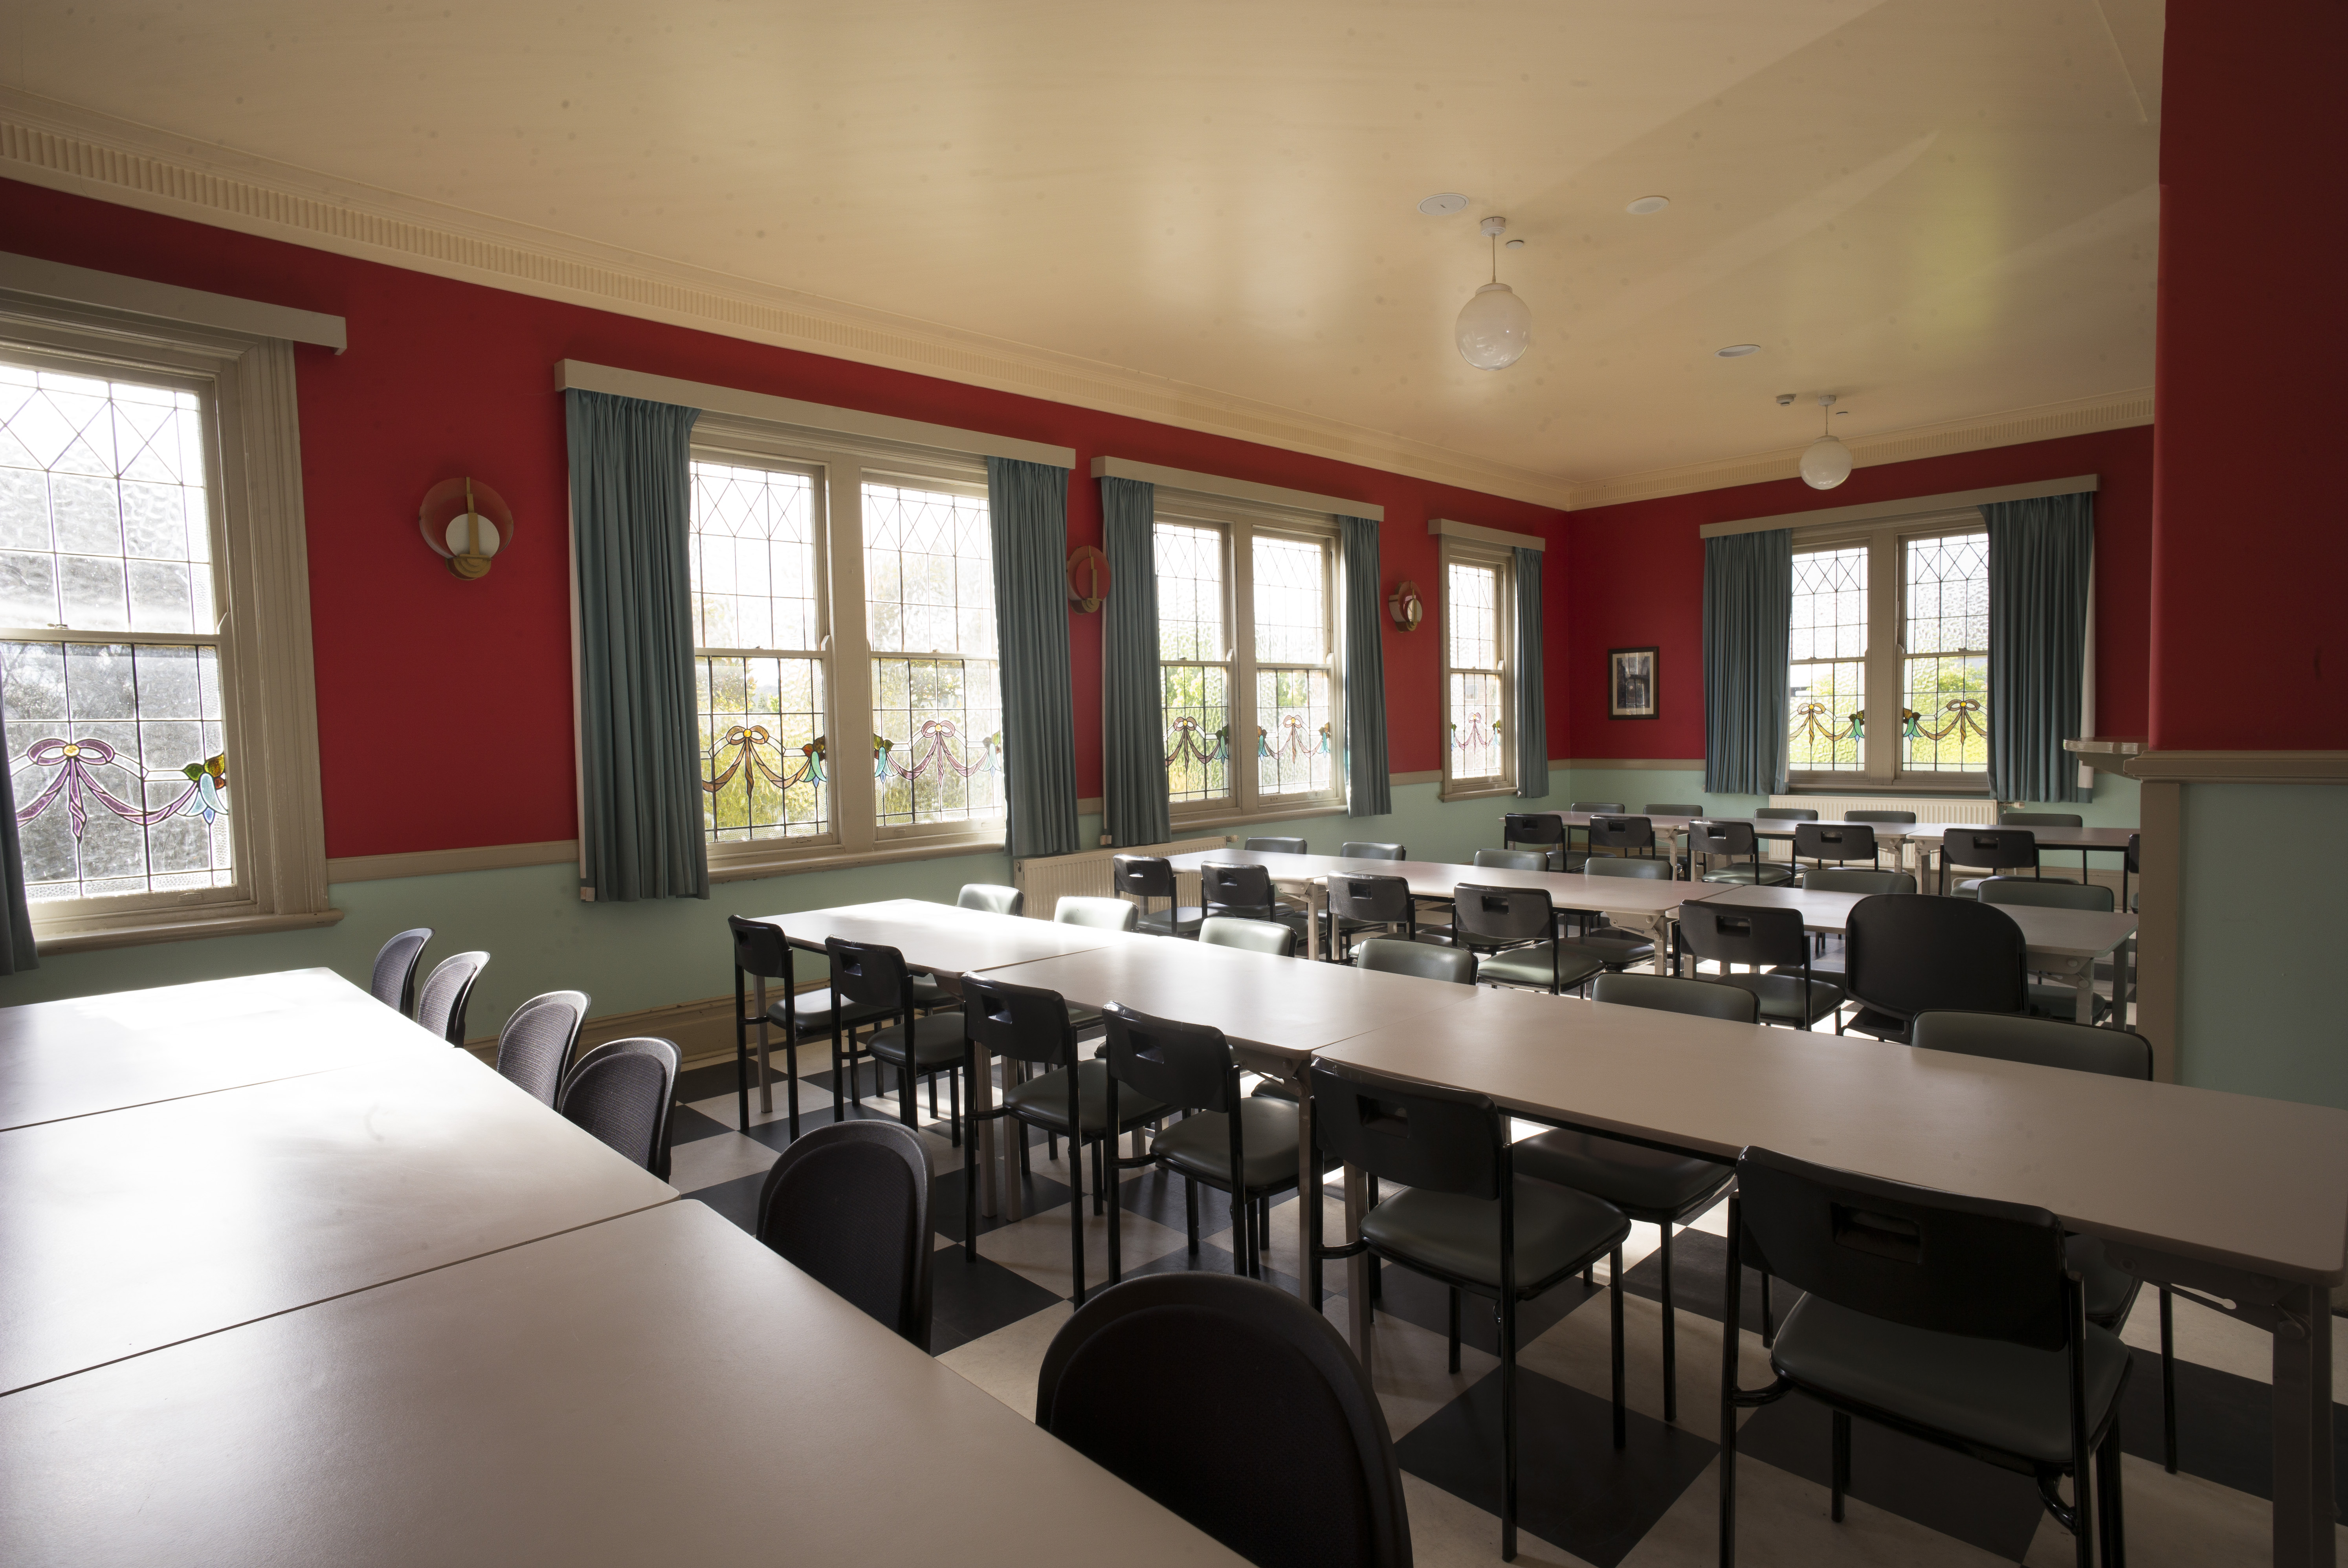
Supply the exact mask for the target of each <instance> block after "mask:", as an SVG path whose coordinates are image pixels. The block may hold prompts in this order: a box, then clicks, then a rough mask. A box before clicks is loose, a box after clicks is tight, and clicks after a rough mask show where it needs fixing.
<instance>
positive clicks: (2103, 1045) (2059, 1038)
mask: <svg viewBox="0 0 2348 1568" xmlns="http://www.w3.org/2000/svg"><path fill="white" fill-rule="evenodd" d="M1908 1040H1909V1043H1910V1044H1911V1045H1913V1046H1915V1047H1917V1048H1918V1049H1919V1050H1950V1051H1954V1052H1956V1053H1957V1054H1958V1055H1960V1056H1986V1057H1993V1058H1995V1059H1996V1060H1997V1061H2027V1062H2030V1063H2033V1064H2034V1065H2035V1066H2039V1067H2067V1068H2069V1069H2071V1070H2072V1071H2075V1072H2100V1073H2103V1074H2105V1075H2106V1077H2111V1078H2137V1079H2143V1080H2146V1081H2150V1079H2151V1077H2152V1041H2150V1040H2147V1039H2145V1038H2144V1036H2142V1035H2140V1034H2137V1033H2135V1032H2134V1031H2132V1030H2118V1029H2098V1028H2096V1026H2095V1025H2093V1024H2085V1023H2073V1022H2071V1021H2070V1020H2067V1019H2059V1018H2030V1017H2026V1016H2024V1015H2022V1014H2018V1013H1989V1012H1922V1013H1918V1014H1917V1015H1916V1020H1915V1022H1914V1023H1913V1024H1912V1025H1910V1029H1909V1032H1908Z"/></svg>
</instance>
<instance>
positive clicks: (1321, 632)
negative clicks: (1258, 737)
mask: <svg viewBox="0 0 2348 1568" xmlns="http://www.w3.org/2000/svg"><path fill="white" fill-rule="evenodd" d="M1253 556H1254V560H1253V565H1254V569H1255V656H1256V658H1257V659H1258V660H1259V661H1262V662H1263V663H1266V664H1319V663H1321V662H1322V661H1324V660H1325V659H1327V658H1328V656H1329V632H1328V612H1329V594H1328V580H1327V569H1326V558H1327V551H1326V550H1325V549H1324V548H1323V547H1322V546H1321V545H1320V544H1318V543H1316V542H1314V541H1313V540H1311V539H1287V538H1276V537H1272V536H1267V535H1262V534H1259V535H1257V536H1256V538H1255V548H1254V551H1253ZM1256 712H1257V717H1258V718H1259V720H1261V718H1262V713H1263V710H1262V708H1261V707H1259V708H1258V709H1257V711H1256Z"/></svg>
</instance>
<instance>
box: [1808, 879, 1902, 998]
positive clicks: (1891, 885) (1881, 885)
mask: <svg viewBox="0 0 2348 1568" xmlns="http://www.w3.org/2000/svg"><path fill="white" fill-rule="evenodd" d="M1802 886H1803V887H1804V888H1805V889H1807V890H1808V891H1809V892H1812V893H1857V894H1859V895H1860V896H1862V897H1873V896H1874V895H1876V894H1879V893H1891V894H1897V893H1913V892H1915V891H1916V878H1915V877H1914V876H1910V874H1909V873H1907V872H1905V871H1892V870H1888V869H1887V870H1881V871H1876V870H1870V869H1869V868H1868V867H1867V866H1821V867H1820V868H1819V869H1818V870H1816V871H1805V872H1804V873H1802ZM1841 940H1842V938H1839V937H1838V938H1835V941H1836V942H1837V944H1838V947H1837V948H1836V950H1835V951H1834V952H1831V953H1829V952H1828V951H1827V936H1826V933H1824V932H1820V933H1819V935H1818V940H1817V941H1816V942H1814V943H1812V944H1811V949H1812V957H1811V958H1810V972H1811V974H1812V975H1813V976H1814V977H1817V978H1821V979H1828V980H1833V981H1835V982H1837V983H1838V984H1839V983H1840V982H1841V980H1842V978H1843V958H1842V951H1841V948H1840V947H1839V944H1840V942H1841Z"/></svg>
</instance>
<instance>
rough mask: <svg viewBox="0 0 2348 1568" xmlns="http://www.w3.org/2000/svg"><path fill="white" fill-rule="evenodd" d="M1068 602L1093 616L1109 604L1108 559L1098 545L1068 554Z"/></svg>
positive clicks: (1080, 547)
mask: <svg viewBox="0 0 2348 1568" xmlns="http://www.w3.org/2000/svg"><path fill="white" fill-rule="evenodd" d="M1068 602H1069V603H1070V604H1073V605H1075V606H1076V608H1077V609H1078V610H1082V611H1083V612H1084V613H1085V614H1086V615H1091V614H1093V613H1094V612H1096V611H1097V610H1099V609H1100V607H1101V606H1102V605H1104V604H1106V603H1107V602H1108V557H1107V556H1105V555H1103V554H1102V553H1101V551H1100V548H1099V547H1097V546H1096V545H1078V546H1077V547H1076V548H1075V549H1072V550H1070V551H1069V552H1068Z"/></svg>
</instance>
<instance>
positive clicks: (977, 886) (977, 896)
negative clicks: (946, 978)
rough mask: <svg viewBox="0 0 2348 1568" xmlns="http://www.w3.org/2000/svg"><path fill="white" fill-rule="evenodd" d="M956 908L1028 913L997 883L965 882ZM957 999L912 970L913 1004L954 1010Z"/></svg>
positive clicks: (1020, 898)
mask: <svg viewBox="0 0 2348 1568" xmlns="http://www.w3.org/2000/svg"><path fill="white" fill-rule="evenodd" d="M954 907H955V908H957V909H979V910H983V911H984V912H985V913H987V914H989V915H1024V914H1025V913H1026V912H1027V895H1026V894H1025V893H1023V892H1021V891H1020V890H1019V889H1018V888H1016V887H1005V886H1003V885H1002V884H1000V883H996V882H965V883H963V885H962V891H961V892H960V893H957V894H955V895H954ZM956 1000H958V999H957V998H956V997H955V995H954V993H953V992H952V991H950V990H948V989H946V988H945V987H944V985H942V983H941V982H940V981H939V979H938V978H937V977H936V976H935V975H932V974H930V973H928V972H926V971H924V970H921V969H916V970H914V971H913V1005H914V1006H915V1007H917V1008H920V1009H922V1011H923V1012H929V1011H932V1010H933V1009H939V1008H948V1007H952V1006H953V1005H954V1003H955V1001H956ZM930 1092H931V1093H932V1094H935V1093H936V1092H937V1086H936V1085H935V1084H932V1085H931V1086H930ZM937 1113H938V1108H937V1107H936V1106H934V1105H932V1106H931V1107H930V1114H931V1115H932V1116H935V1115H936V1114H937Z"/></svg>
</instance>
